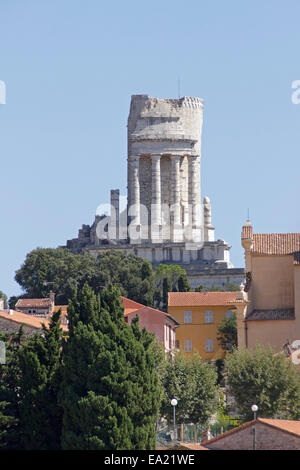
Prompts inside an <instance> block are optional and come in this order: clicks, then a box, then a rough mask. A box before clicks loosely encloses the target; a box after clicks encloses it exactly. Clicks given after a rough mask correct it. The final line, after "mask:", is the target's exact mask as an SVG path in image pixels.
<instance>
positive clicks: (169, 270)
mask: <svg viewBox="0 0 300 470" xmlns="http://www.w3.org/2000/svg"><path fill="white" fill-rule="evenodd" d="M155 285H156V291H155V295H154V301H155V302H154V305H155V307H156V308H160V309H162V310H163V311H165V312H167V311H168V293H169V292H189V291H190V290H191V286H190V284H189V281H188V277H187V274H186V270H185V269H184V268H182V267H181V266H178V265H176V264H175V265H174V264H173V265H172V264H171V265H167V264H160V265H159V266H158V267H157V268H156V270H155Z"/></svg>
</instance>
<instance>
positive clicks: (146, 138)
mask: <svg viewBox="0 0 300 470" xmlns="http://www.w3.org/2000/svg"><path fill="white" fill-rule="evenodd" d="M202 124H203V101H202V99H200V98H195V97H186V96H185V97H183V98H180V99H158V98H150V97H149V96H148V95H133V96H132V98H131V104H130V113H129V117H128V126H127V127H128V158H127V207H126V208H125V209H124V210H123V211H122V210H121V209H120V193H119V190H118V189H114V190H112V191H111V201H110V215H108V216H105V215H103V214H101V213H97V214H96V217H95V221H94V223H93V224H92V226H89V225H83V226H82V228H81V229H80V230H79V233H78V238H75V239H73V240H68V242H67V248H69V249H70V250H71V251H72V252H74V253H79V252H82V251H86V252H89V253H91V254H92V255H95V256H97V254H98V253H99V252H100V251H105V250H109V249H112V248H114V249H116V250H120V251H123V252H125V253H126V254H131V253H133V254H135V255H137V256H141V257H142V258H145V259H147V260H149V261H150V262H151V263H152V264H153V266H154V267H155V266H157V265H158V264H160V263H164V264H168V263H170V264H179V265H182V266H184V267H185V268H186V270H187V274H188V277H189V279H190V280H191V283H192V285H193V286H198V285H199V284H204V285H208V286H211V285H212V284H215V285H218V286H222V285H224V284H225V283H226V282H236V283H237V284H238V285H239V284H240V283H241V282H242V280H243V270H242V269H239V268H235V269H234V267H233V265H232V263H231V261H230V254H229V250H230V246H229V244H228V243H227V242H225V241H224V240H222V239H219V240H216V241H215V236H214V230H215V229H214V227H213V225H212V211H211V202H210V199H209V198H208V197H205V198H204V199H203V201H202V198H201V186H200V173H201V138H202ZM100 207H101V206H100Z"/></svg>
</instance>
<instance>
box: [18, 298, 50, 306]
mask: <svg viewBox="0 0 300 470" xmlns="http://www.w3.org/2000/svg"><path fill="white" fill-rule="evenodd" d="M50 305H51V300H50V299H48V298H44V299H19V300H18V302H17V303H16V308H29V307H36V308H39V307H44V308H47V307H49V306H50Z"/></svg>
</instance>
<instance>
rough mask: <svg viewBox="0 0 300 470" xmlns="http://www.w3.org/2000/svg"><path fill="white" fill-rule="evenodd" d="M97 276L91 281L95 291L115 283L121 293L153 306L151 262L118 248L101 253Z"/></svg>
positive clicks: (97, 264) (153, 288) (98, 259)
mask: <svg viewBox="0 0 300 470" xmlns="http://www.w3.org/2000/svg"><path fill="white" fill-rule="evenodd" d="M96 268H97V276H96V278H95V280H94V281H93V282H92V283H90V285H91V287H92V288H93V289H94V291H95V292H99V286H101V285H102V286H103V285H104V286H108V285H109V284H113V285H114V286H116V287H118V289H119V290H120V292H121V295H124V296H125V297H128V298H130V299H131V300H134V301H135V302H139V303H141V304H143V305H148V306H149V307H152V306H153V301H154V293H155V280H154V273H153V269H152V265H151V263H149V261H147V260H145V259H143V258H140V257H138V256H135V255H129V256H126V255H125V254H124V253H120V252H118V251H116V250H109V251H107V252H103V253H100V254H99V255H98V258H97V261H96Z"/></svg>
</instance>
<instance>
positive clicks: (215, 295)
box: [168, 292, 238, 307]
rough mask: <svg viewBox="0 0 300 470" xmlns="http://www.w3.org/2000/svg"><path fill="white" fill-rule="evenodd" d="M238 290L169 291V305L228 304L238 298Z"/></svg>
mask: <svg viewBox="0 0 300 470" xmlns="http://www.w3.org/2000/svg"><path fill="white" fill-rule="evenodd" d="M237 294H238V292H169V294H168V306H169V307H199V306H202V305H203V306H211V305H228V304H230V303H233V302H238V300H237Z"/></svg>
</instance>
